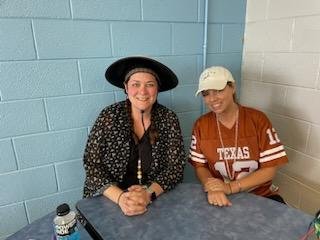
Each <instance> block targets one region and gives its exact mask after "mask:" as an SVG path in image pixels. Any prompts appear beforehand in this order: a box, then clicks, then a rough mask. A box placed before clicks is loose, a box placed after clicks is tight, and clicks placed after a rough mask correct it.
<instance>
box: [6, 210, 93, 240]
mask: <svg viewBox="0 0 320 240" xmlns="http://www.w3.org/2000/svg"><path fill="white" fill-rule="evenodd" d="M54 217H55V212H51V213H49V214H48V215H46V216H44V217H42V218H40V219H38V220H36V221H34V222H33V223H31V224H28V225H27V226H25V227H24V228H22V229H21V230H20V231H18V232H16V233H15V234H13V235H11V236H10V237H8V238H7V240H52V239H53V218H54ZM79 231H80V239H81V240H92V238H91V237H90V235H89V234H88V233H87V231H86V230H85V229H84V228H83V227H82V226H81V224H80V223H79Z"/></svg>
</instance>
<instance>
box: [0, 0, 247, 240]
mask: <svg viewBox="0 0 320 240" xmlns="http://www.w3.org/2000/svg"><path fill="white" fill-rule="evenodd" d="M204 5H205V4H204V0H161V1H159V0H121V1H119V0H56V1H52V0H43V1H38V0H29V1H20V0H2V1H0V43H1V44H0V240H2V239H5V237H6V236H8V235H10V234H12V233H13V232H15V231H17V230H19V229H20V228H22V227H23V226H24V225H26V224H28V223H30V222H32V221H34V220H36V219H38V218H39V217H42V216H44V215H45V214H47V213H48V212H51V211H53V210H54V209H55V207H56V206H57V205H58V204H59V203H61V202H69V203H70V204H71V205H74V203H75V202H76V201H77V200H78V199H80V198H81V195H82V185H83V180H84V171H83V168H82V154H83V150H84V146H85V142H86V139H87V135H88V131H89V130H90V127H91V125H92V124H93V121H94V120H95V118H96V116H97V115H98V113H99V112H100V110H101V109H102V108H103V107H105V106H106V105H109V104H111V103H114V102H115V101H120V100H122V99H124V98H125V95H124V93H123V91H121V90H119V89H117V88H115V87H113V86H111V85H110V84H108V83H107V82H106V81H105V79H104V71H105V69H106V67H107V66H108V65H110V64H111V63H112V62H113V61H115V60H116V59H118V58H120V57H123V56H127V55H134V54H137V55H147V56H151V57H154V58H156V59H158V60H159V61H161V62H163V63H164V64H167V65H168V66H170V67H171V68H172V69H173V70H174V71H175V72H176V73H177V75H178V77H179V79H180V82H179V85H178V87H177V88H175V89H174V90H172V91H169V92H165V93H161V94H160V95H159V102H160V103H163V104H164V105H166V106H168V107H170V108H172V109H173V110H175V111H176V112H177V114H178V117H179V119H180V121H181V126H182V129H183V136H184V139H185V145H186V149H188V145H189V142H190V140H189V139H190V133H191V129H192V124H193V122H194V121H195V120H196V118H197V117H198V116H199V115H200V114H201V99H200V98H195V97H194V93H195V90H196V88H197V81H198V76H199V74H200V72H201V70H202V67H203V66H202V58H203V32H204ZM244 17H245V0H237V1H234V0H209V11H208V20H209V24H208V46H207V66H210V65H213V64H218V65H225V66H227V67H229V68H230V69H231V71H232V72H233V73H234V74H235V76H236V78H237V81H240V68H241V53H242V36H243V29H244ZM185 181H195V178H194V176H193V172H192V169H191V168H190V167H189V166H188V167H187V168H186V174H185Z"/></svg>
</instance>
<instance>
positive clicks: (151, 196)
mask: <svg viewBox="0 0 320 240" xmlns="http://www.w3.org/2000/svg"><path fill="white" fill-rule="evenodd" d="M146 192H147V194H148V197H149V204H150V203H152V202H153V201H155V200H156V199H157V194H156V192H155V191H154V190H153V189H152V188H151V187H148V188H146Z"/></svg>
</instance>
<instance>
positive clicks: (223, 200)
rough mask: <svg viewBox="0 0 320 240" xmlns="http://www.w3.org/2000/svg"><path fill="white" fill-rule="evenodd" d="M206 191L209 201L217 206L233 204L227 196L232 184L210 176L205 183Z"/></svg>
mask: <svg viewBox="0 0 320 240" xmlns="http://www.w3.org/2000/svg"><path fill="white" fill-rule="evenodd" d="M204 191H205V192H207V193H208V196H207V197H208V202H209V203H210V204H213V205H215V206H220V207H224V206H231V205H232V203H231V202H230V200H229V199H228V198H227V195H229V194H230V193H231V189H230V186H228V184H226V183H224V182H223V181H222V180H220V179H217V178H208V180H207V182H206V183H205V185H204Z"/></svg>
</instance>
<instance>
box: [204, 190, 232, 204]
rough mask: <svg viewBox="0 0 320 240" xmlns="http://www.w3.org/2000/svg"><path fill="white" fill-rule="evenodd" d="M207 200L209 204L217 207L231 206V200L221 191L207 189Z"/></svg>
mask: <svg viewBox="0 0 320 240" xmlns="http://www.w3.org/2000/svg"><path fill="white" fill-rule="evenodd" d="M207 197H208V202H209V204H212V205H215V206H219V207H228V206H232V203H231V201H230V200H229V199H228V197H227V196H226V195H225V194H224V193H223V192H222V191H211V190H209V191H208V196H207Z"/></svg>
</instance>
